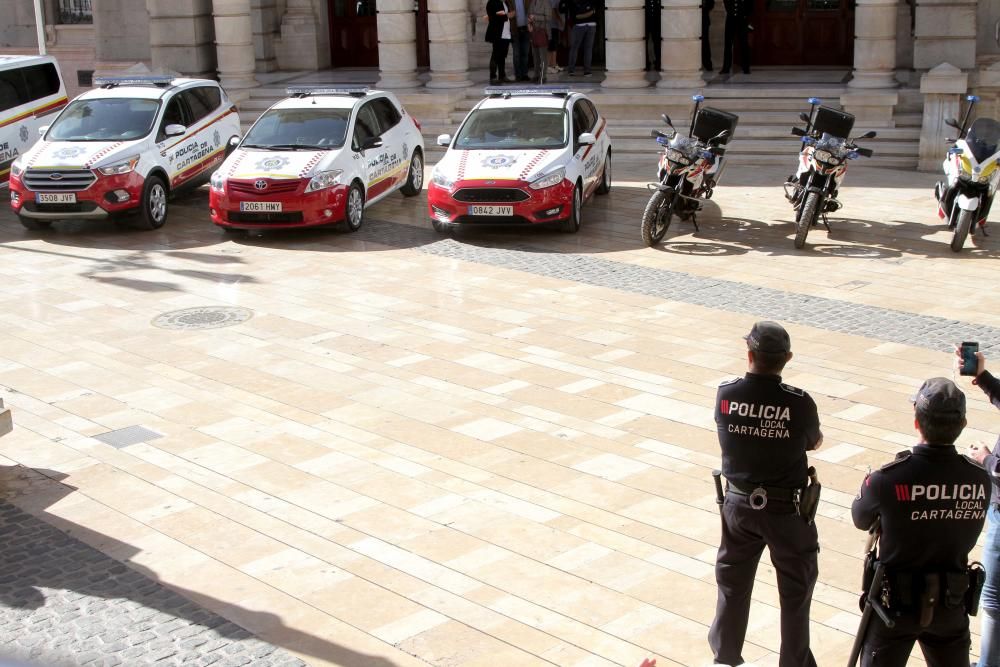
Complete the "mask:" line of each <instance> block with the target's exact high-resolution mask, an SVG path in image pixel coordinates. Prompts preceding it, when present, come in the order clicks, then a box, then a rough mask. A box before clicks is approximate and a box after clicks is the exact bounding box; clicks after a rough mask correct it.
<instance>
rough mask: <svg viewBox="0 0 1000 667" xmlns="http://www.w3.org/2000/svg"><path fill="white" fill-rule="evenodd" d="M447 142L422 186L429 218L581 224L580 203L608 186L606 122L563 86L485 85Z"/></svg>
mask: <svg viewBox="0 0 1000 667" xmlns="http://www.w3.org/2000/svg"><path fill="white" fill-rule="evenodd" d="M486 95H487V97H486V98H485V99H483V100H482V101H481V102H479V103H478V104H477V105H476V106H475V107H474V108H473V109H472V111H470V112H469V115H468V116H466V118H465V120H464V121H463V122H462V125H461V127H460V128H459V130H458V134H456V135H455V136H454V138H453V137H451V136H449V135H447V134H443V135H441V136H440V137H438V143H439V144H440V145H442V146H447V147H448V151H447V153H445V156H444V158H443V159H442V160H441V161H440V162H439V163H438V164H437V166H436V167H435V168H434V173H433V177H432V178H431V182H430V184H429V185H428V188H427V202H428V210H429V213H430V218H431V222H432V223H433V225H434V228H435V229H436V230H438V231H445V230H447V229H448V228H450V227H452V226H455V225H466V224H475V223H485V224H539V223H559V226H560V228H561V229H562V230H563V231H566V232H575V231H577V230H579V229H580V217H581V208H582V206H583V204H584V202H586V201H587V200H589V199H590V197H591V196H592V195H593V194H594V193H595V192H596V193H598V194H605V193H607V192H608V191H610V190H611V139H610V137H608V132H607V121H606V120H605V119H604V118H602V117H601V116H600V114H598V113H597V109H596V108H595V107H594V104H593V102H591V101H590V100H589V99H587V97H586V96H585V95H582V94H580V93H575V92H571V91H570V90H569V89H568V88H560V87H556V86H539V87H537V88H529V89H523V90H518V89H510V88H487V89H486Z"/></svg>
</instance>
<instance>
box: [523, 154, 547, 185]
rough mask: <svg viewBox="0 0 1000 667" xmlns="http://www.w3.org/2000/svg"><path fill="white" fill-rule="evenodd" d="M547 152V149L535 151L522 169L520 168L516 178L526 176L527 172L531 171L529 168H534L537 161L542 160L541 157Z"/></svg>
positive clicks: (524, 177)
mask: <svg viewBox="0 0 1000 667" xmlns="http://www.w3.org/2000/svg"><path fill="white" fill-rule="evenodd" d="M547 153H548V151H538V152H537V153H535V154H534V155H533V156H532V157H531V159H530V160H528V164H526V165H524V169H522V170H521V173H520V175H519V176H518V178H520V179H521V180H522V181H523V180H524V179H526V178H528V174H530V173H531V170H532V169H534V168H535V167H536V166H537V165H538V163H539V162H541V161H542V158H544V157H545V155H546V154H547Z"/></svg>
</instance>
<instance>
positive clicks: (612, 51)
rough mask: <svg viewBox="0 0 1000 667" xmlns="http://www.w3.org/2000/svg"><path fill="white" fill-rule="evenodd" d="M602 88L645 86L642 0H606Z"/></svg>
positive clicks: (644, 23) (644, 33)
mask: <svg viewBox="0 0 1000 667" xmlns="http://www.w3.org/2000/svg"><path fill="white" fill-rule="evenodd" d="M605 1H606V3H607V4H606V8H605V14H604V34H605V37H606V38H607V42H606V46H605V49H604V53H605V61H606V66H605V67H606V69H607V76H606V77H605V79H604V83H602V84H601V85H602V87H604V88H645V87H646V86H648V85H649V82H647V81H646V13H645V9H644V3H643V0H605Z"/></svg>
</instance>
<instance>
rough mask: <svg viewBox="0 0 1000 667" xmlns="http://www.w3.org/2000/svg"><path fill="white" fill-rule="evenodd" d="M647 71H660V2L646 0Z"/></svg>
mask: <svg viewBox="0 0 1000 667" xmlns="http://www.w3.org/2000/svg"><path fill="white" fill-rule="evenodd" d="M645 5H646V71H647V72H648V71H654V72H656V71H659V69H660V44H661V40H660V14H661V10H662V9H663V4H662V3H661V2H660V0H646V2H645Z"/></svg>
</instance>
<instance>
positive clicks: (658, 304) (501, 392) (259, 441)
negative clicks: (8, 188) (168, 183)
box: [0, 146, 1000, 667]
mask: <svg viewBox="0 0 1000 667" xmlns="http://www.w3.org/2000/svg"><path fill="white" fill-rule="evenodd" d="M793 159H794V155H792V156H790V160H789V164H791V161H792V160H793ZM653 160H654V155H653V151H652V146H651V154H650V158H649V160H648V161H643V162H635V163H630V164H623V161H619V162H618V163H617V164H616V173H615V177H616V181H615V189H614V190H613V192H612V193H611V194H610V195H609V196H608V197H606V198H599V199H597V200H595V201H594V202H593V203H592V205H591V206H589V207H588V208H587V209H586V210H585V212H584V216H583V229H582V231H581V232H580V233H579V234H578V235H564V234H560V233H558V232H555V231H548V230H543V229H528V230H520V229H506V230H493V231H491V230H484V229H477V230H471V231H465V232H463V233H459V234H457V235H455V236H453V237H441V236H438V235H437V234H435V233H433V232H432V231H431V229H430V225H429V223H428V222H427V220H426V219H425V213H426V202H425V201H424V199H423V198H417V199H415V200H405V199H403V198H402V197H401V196H399V195H393V196H392V197H390V198H389V199H387V200H386V201H384V202H382V203H380V204H378V205H376V206H375V207H373V208H372V209H370V210H369V212H368V219H367V222H366V223H365V227H364V228H363V229H362V231H360V232H359V233H357V234H353V235H352V234H346V233H343V232H339V231H335V230H318V231H306V232H301V233H286V232H282V233H268V234H264V235H262V236H249V237H243V236H228V235H224V234H222V233H221V232H219V231H218V230H216V229H215V228H214V227H212V225H211V224H210V223H209V222H208V216H207V212H206V206H207V192H205V191H204V190H202V191H199V192H197V193H194V194H191V195H188V196H185V197H183V198H182V199H180V200H177V201H175V202H173V207H172V210H171V216H170V219H169V220H168V222H167V225H166V226H165V227H164V228H162V229H161V230H159V231H156V232H140V231H134V230H130V229H120V228H118V227H116V226H115V225H113V224H112V223H82V222H80V223H62V224H60V223H57V224H56V225H54V226H53V228H52V229H51V230H49V231H47V232H44V233H34V232H27V231H25V230H23V229H22V227H21V226H20V224H19V223H18V222H17V220H16V219H15V218H14V217H13V216H12V215H11V214H10V213H9V212H8V211H7V210H6V209H4V210H3V212H0V398H2V399H3V400H4V402H5V403H6V404H7V406H8V407H10V408H12V410H13V416H14V422H15V430H14V432H13V433H12V434H10V435H8V436H5V437H3V438H2V439H0V499H2V502H0V536H2V537H0V564H3V570H2V571H0V632H3V633H4V636H5V637H6V636H9V635H10V633H11V632H12V630H11V628H14V627H21V628H26V627H30V630H31V632H30V636H28V637H21V636H19V637H18V638H17V639H16V640H15V641H14V642H10V641H8V642H7V643H6V644H5V643H4V641H5V640H4V639H3V638H0V657H2V655H3V654H4V653H5V652H6V653H7V654H10V656H11V657H17V658H33V659H37V660H40V661H44V662H47V663H48V664H59V665H62V664H84V663H85V662H86V660H85V658H86V659H90V658H93V659H95V660H97V662H94V663H87V664H117V663H116V662H115V660H116V659H118V660H121V662H122V664H128V665H133V664H135V665H144V664H161V663H155V660H156V659H157V658H158V657H160V658H163V659H164V660H165V661H166V663H165V664H172V663H171V662H170V661H174V662H176V663H177V664H181V663H183V664H199V663H197V662H195V661H192V660H187V661H185V660H184V659H182V658H183V656H184V655H186V654H184V653H183V651H187V650H191V651H193V652H194V654H196V655H197V656H198V658H197V660H203V661H205V662H207V661H208V658H206V656H210V655H211V651H208V650H207V649H205V648H201V649H200V650H199V646H202V647H204V646H210V647H214V648H215V650H217V651H219V655H220V656H222V657H220V659H219V661H218V664H230V662H231V663H232V664H261V665H264V664H275V665H293V664H297V660H299V659H301V660H302V661H304V662H305V663H306V664H309V665H348V666H351V667H353V666H364V665H372V666H376V667H404V666H410V665H442V666H446V665H447V666H452V665H484V666H485V665H490V666H493V665H496V666H513V665H516V666H518V667H521V666H528V665H574V666H577V665H579V666H588V667H590V666H598V665H625V666H628V667H634V665H638V664H639V662H640V661H641V659H642V658H643V657H645V656H647V655H653V656H656V657H657V658H658V665H661V666H662V665H690V666H694V667H701V666H703V665H707V664H709V663H710V662H711V654H710V652H709V650H708V645H707V631H708V624H709V623H710V622H711V620H712V615H713V612H714V607H715V595H716V592H715V584H714V573H713V563H714V559H715V550H716V546H717V544H718V538H719V517H718V513H717V510H716V506H715V502H714V489H713V486H712V480H711V476H710V471H711V469H712V468H714V467H716V466H717V465H718V463H719V457H718V443H717V440H716V434H715V429H714V424H713V421H712V402H713V398H714V395H715V387H716V386H717V385H718V383H719V382H720V381H722V380H724V379H728V378H730V377H733V376H735V375H738V374H741V373H742V372H743V371H744V370H745V346H744V343H743V341H742V340H741V336H742V335H744V334H745V333H746V332H747V331H748V330H749V328H750V325H751V323H752V322H753V321H754V320H755V319H758V318H761V317H767V318H775V319H780V320H782V321H783V322H785V323H787V325H788V328H789V330H790V332H791V334H792V345H793V350H794V351H795V358H794V359H793V361H792V363H791V364H790V366H789V367H788V369H787V373H786V375H785V379H786V381H787V382H790V383H792V384H795V385H798V386H801V387H803V388H805V389H807V390H809V391H810V392H811V393H812V395H813V396H814V397H815V398H816V401H817V403H818V405H819V408H820V412H821V418H822V421H823V430H824V432H825V435H826V440H825V444H824V446H823V448H822V449H821V450H820V451H819V452H818V453H816V454H815V455H814V456H813V457H811V458H812V461H813V463H814V464H815V465H816V467H817V468H818V470H819V473H820V476H821V478H822V481H823V483H824V486H825V488H824V498H823V503H822V505H821V508H820V518H819V519H818V523H819V531H820V540H821V545H822V551H821V553H820V582H819V584H818V585H817V588H816V593H815V597H814V602H813V608H812V621H813V627H812V630H813V647H814V651H815V653H816V656H817V659H818V661H819V663H820V664H821V665H837V664H844V663H846V659H847V653H848V650H849V648H850V645H851V641H852V638H853V633H854V630H855V629H856V627H857V622H858V618H859V614H858V608H857V598H856V594H857V589H858V587H859V578H860V569H861V560H860V557H861V551H862V548H863V544H864V535H863V534H862V533H860V532H859V531H857V530H855V529H854V528H853V526H852V525H851V523H850V512H849V507H850V503H851V500H852V499H853V497H854V495H855V493H856V491H857V488H858V485H859V484H860V482H861V480H862V478H863V476H864V473H865V471H866V470H867V469H868V468H869V466H872V467H874V466H878V465H880V464H881V463H883V462H886V461H887V460H889V459H891V458H892V457H893V456H894V454H895V453H896V452H897V451H899V450H900V449H902V448H904V447H906V446H909V445H911V444H913V443H914V442H915V439H914V432H913V429H912V424H913V419H912V407H911V405H910V404H909V401H908V399H909V396H910V395H911V394H912V393H913V392H914V390H915V389H916V388H917V387H918V386H919V384H920V382H921V381H922V380H924V379H926V378H928V377H931V376H935V375H945V376H948V377H951V375H952V367H951V360H952V355H951V353H950V352H949V350H950V346H951V344H952V343H957V342H959V341H961V340H963V339H971V340H978V341H980V343H981V345H982V347H983V349H984V350H986V352H987V355H988V356H989V358H990V359H991V360H992V361H993V362H994V365H995V366H996V367H998V368H1000V296H998V293H997V290H996V288H995V286H996V285H997V284H998V282H1000V280H998V279H1000V270H998V262H997V259H998V256H1000V226H997V227H996V232H995V234H996V235H995V236H992V237H990V238H987V239H977V242H976V243H975V244H972V243H969V244H968V247H967V248H966V250H965V251H964V252H963V253H961V254H960V255H956V254H954V253H952V252H951V251H950V250H949V248H948V240H949V235H948V234H947V232H946V231H945V229H944V227H943V226H942V225H940V223H939V221H938V220H937V216H936V210H935V206H934V200H933V195H932V192H931V186H932V185H933V182H934V180H935V176H934V175H933V174H919V173H913V172H901V171H884V170H878V169H871V168H867V169H866V168H864V167H858V168H852V171H851V173H849V174H848V176H847V182H846V187H844V188H843V189H842V199H843V201H844V202H845V208H844V209H843V210H842V211H841V212H840V215H837V216H834V218H833V219H832V220H831V227H832V232H830V233H827V231H826V230H825V229H817V230H814V231H813V232H811V233H810V236H809V240H808V246H807V248H806V249H804V250H802V251H796V250H794V248H793V247H792V239H791V234H792V231H793V229H792V223H791V220H792V216H791V209H790V207H788V205H787V204H786V203H785V201H784V198H783V196H782V192H781V188H780V182H781V181H782V180H783V178H784V176H785V175H786V173H787V170H782V169H774V168H753V167H746V166H739V167H736V166H734V167H733V168H732V170H731V171H730V172H729V173H728V174H726V176H725V178H724V182H723V185H722V186H720V187H719V189H718V190H717V191H716V199H715V200H714V201H713V202H712V203H711V204H709V206H708V207H707V209H706V211H704V212H703V214H702V215H701V216H700V218H699V224H700V227H701V230H700V232H697V233H695V232H694V228H693V226H691V224H690V223H675V225H676V228H673V229H671V231H670V233H669V234H668V236H667V239H666V240H665V242H664V244H663V245H662V246H660V247H657V248H655V249H651V248H646V247H644V246H643V245H642V242H641V239H640V234H639V217H640V215H641V212H642V209H643V207H644V205H645V201H646V198H647V195H648V192H647V190H646V187H645V183H646V179H647V178H648V177H649V175H650V174H651V173H652V170H653ZM993 217H994V219H995V220H997V219H998V218H997V214H996V213H994V216H993ZM214 307H231V308H237V309H244V310H235V311H228V312H223V313H221V314H218V315H216V314H215V313H213V312H211V311H205V312H199V313H193V314H192V313H181V314H179V315H171V316H169V317H166V318H161V316H163V315H164V314H167V313H174V312H175V311H179V310H183V309H192V308H214ZM227 315H231V316H232V317H233V319H232V320H225V316H227ZM158 318H160V319H158ZM154 321H155V325H154ZM222 324H231V325H232V326H224V327H223V326H218V327H216V328H202V327H203V326H205V325H207V326H214V325H222ZM960 383H961V384H962V385H963V386H964V387H965V388H967V389H969V391H968V392H967V393H968V396H969V398H970V409H969V422H970V427H969V428H968V429H967V431H966V432H965V433H964V434H963V436H962V438H961V440H960V442H959V444H960V445H968V444H969V443H971V442H975V441H977V440H981V439H982V440H987V441H989V442H991V443H992V442H993V440H994V439H995V435H996V433H997V432H1000V413H997V411H996V410H995V409H994V408H992V407H991V406H990V405H989V404H987V403H986V402H985V401H984V400H983V398H982V394H981V392H980V391H979V390H978V389H975V388H970V387H969V385H968V384H967V383H966V382H965V381H964V379H960ZM129 427H142V428H143V429H148V431H142V432H140V433H138V435H136V429H133V430H131V431H126V432H124V433H114V432H116V431H118V430H120V429H127V428H129ZM109 432H112V433H111V435H110V436H106V435H105V434H108V433H109ZM129 436H134V437H131V438H130V437H129ZM99 437H100V438H101V439H99ZM11 536H14V537H11ZM77 565H79V567H77ZM8 573H20V574H21V575H23V576H17V577H13V578H12V577H11V576H9V574H8ZM26 573H29V574H26ZM754 595H755V603H754V605H753V612H752V614H753V615H752V619H751V625H750V628H749V633H748V646H747V648H746V651H745V654H744V655H745V657H746V658H747V659H748V660H751V661H753V662H754V664H756V665H759V666H774V665H777V650H778V629H777V622H778V610H777V590H776V587H775V582H774V576H773V571H772V570H771V568H770V566H769V565H768V564H767V560H766V558H765V559H764V560H763V561H762V564H761V567H760V570H759V572H758V583H757V585H756V588H755V591H754ZM29 617H30V618H31V619H34V620H31V621H24V619H25V618H29ZM81 617H86V619H87V620H86V621H81V620H80V619H81ZM28 623H33V625H30V626H29V625H28ZM973 627H974V628H975V629H976V630H978V621H974V622H973ZM19 632H22V633H23V632H24V631H23V630H22V631H19ZM102 633H105V634H107V637H108V639H104V638H102V637H103V635H102ZM174 636H177V637H178V640H177V641H174V640H172V639H170V638H171V637H174ZM95 637H96V638H97V639H98V640H99V641H97V642H96V643H95V642H94V641H91V640H93V639H94V638H95ZM189 637H196V638H202V639H205V644H199V645H198V646H194V645H191V644H184V642H185V641H187V640H188V638H189ZM88 641H90V643H87V642H88ZM74 642H75V643H74ZM101 642H104V643H103V644H102V643H101ZM115 642H119V643H123V644H127V645H128V646H129V647H130V648H132V647H138V652H135V653H133V654H131V655H128V656H125V655H124V654H123V653H121V652H116V651H114V650H112V648H106V652H105V653H104V654H101V647H102V646H105V647H109V646H112V644H114V643H115ZM157 642H158V643H157ZM71 646H75V647H77V648H69V647H71ZM976 646H978V636H977V637H975V638H974V647H976ZM25 647H27V649H26V648H25ZM25 650H27V653H26V652H25ZM170 651H173V652H172V653H170ZM67 652H68V654H67ZM93 653H96V654H97V655H93ZM167 653H169V655H167ZM225 661H229V662H225ZM911 664H922V662H921V661H920V660H919V659H916V658H915V659H914V660H913V661H912V662H911Z"/></svg>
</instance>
